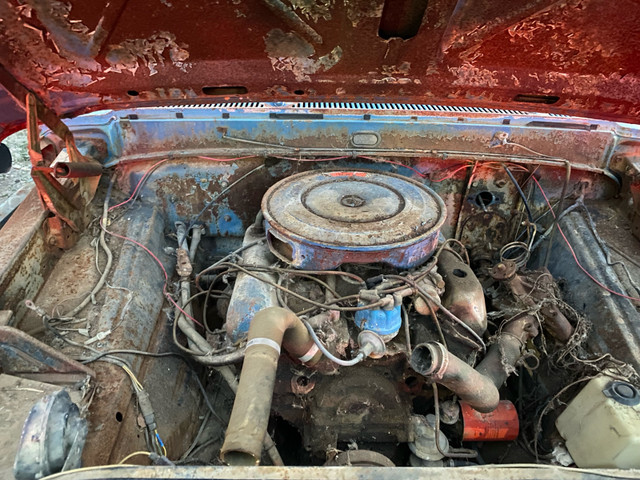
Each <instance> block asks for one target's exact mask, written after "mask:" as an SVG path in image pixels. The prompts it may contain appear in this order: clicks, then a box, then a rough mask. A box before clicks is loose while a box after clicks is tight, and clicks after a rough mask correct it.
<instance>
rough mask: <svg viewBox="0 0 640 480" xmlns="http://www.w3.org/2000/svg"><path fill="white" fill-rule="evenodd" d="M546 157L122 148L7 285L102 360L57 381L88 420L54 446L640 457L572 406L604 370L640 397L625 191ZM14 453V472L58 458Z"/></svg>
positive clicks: (103, 454)
mask: <svg viewBox="0 0 640 480" xmlns="http://www.w3.org/2000/svg"><path fill="white" fill-rule="evenodd" d="M545 162H546V163H545ZM541 163H542V164H541ZM541 163H540V162H536V161H535V159H534V160H531V161H529V162H525V161H523V160H522V159H520V160H513V161H508V160H501V161H497V160H482V161H478V160H474V161H470V160H464V159H462V160H460V159H445V160H443V159H435V158H433V159H428V158H422V159H420V161H419V162H413V163H412V162H409V161H407V160H406V159H405V158H400V157H398V158H395V157H391V156H385V157H379V158H370V157H360V156H353V157H341V158H338V159H335V158H323V157H321V156H315V157H309V156H307V157H306V158H301V157H300V158H290V157H280V156H270V155H265V156H244V157H235V158H213V157H207V156H195V157H193V158H171V157H167V158H149V159H145V160H138V161H135V162H124V163H122V164H119V165H118V167H117V168H115V169H114V170H113V172H112V173H111V175H109V176H108V175H103V177H102V180H101V182H100V185H99V187H98V189H97V194H96V199H95V200H94V201H93V202H92V205H91V212H90V215H88V218H90V219H93V221H91V220H90V221H89V223H88V228H87V230H86V232H85V233H84V234H82V235H79V236H78V237H77V238H76V239H75V241H74V244H73V246H72V247H70V248H69V249H66V250H64V251H59V250H55V249H54V250H51V249H50V251H54V252H55V256H56V257H55V261H54V262H53V264H55V268H49V273H47V275H43V278H45V277H46V279H44V280H43V281H42V284H41V285H40V286H38V287H37V288H35V290H33V289H32V291H31V292H30V291H29V287H22V289H21V290H20V291H19V292H18V293H13V294H12V295H14V297H15V298H18V297H19V296H21V297H20V298H21V299H22V300H21V301H20V302H16V303H15V315H16V319H18V318H19V321H18V320H16V321H14V323H12V324H11V327H12V328H15V329H17V328H18V327H19V329H20V330H21V331H23V332H26V334H28V335H30V336H33V337H35V338H37V339H38V342H39V344H40V343H41V344H44V345H46V346H48V347H49V348H51V347H52V348H53V349H55V350H56V351H57V352H59V353H61V354H63V355H64V356H65V358H66V359H69V360H70V361H71V362H73V363H68V365H73V366H74V367H73V368H76V369H77V368H80V367H78V365H81V366H82V368H85V369H86V370H82V372H84V375H81V376H80V377H79V378H81V379H82V380H80V379H79V378H75V377H74V378H75V380H74V381H73V382H69V381H67V380H64V381H61V384H62V385H64V386H65V388H66V389H67V390H76V391H79V392H80V397H81V398H80V399H79V400H75V403H74V405H75V404H77V406H76V407H75V408H76V410H77V412H76V410H73V409H72V408H71V407H68V408H71V410H68V411H67V410H65V412H66V415H67V417H69V415H70V414H69V412H71V411H72V410H73V411H74V412H76V413H74V414H73V415H72V417H73V418H80V417H81V418H84V419H85V424H84V427H82V426H76V427H74V428H75V429H76V430H74V431H75V432H76V433H77V432H78V431H81V430H82V428H85V429H86V431H85V433H84V437H86V439H84V437H83V435H76V437H74V438H76V440H74V442H71V441H69V448H70V449H71V450H70V451H71V452H73V451H74V448H75V453H69V451H68V452H66V453H65V454H64V455H63V457H64V461H63V462H62V463H63V464H67V462H68V461H69V458H72V457H73V458H74V460H73V461H72V462H70V463H69V464H73V463H74V462H75V465H76V466H79V465H80V463H82V464H83V465H108V464H114V463H117V462H120V461H122V462H125V461H126V463H134V464H141V465H145V464H149V463H152V464H156V465H225V464H226V465H229V466H255V465H275V466H285V465H286V466H326V467H330V466H334V467H335V466H376V467H393V466H396V467H428V468H437V467H464V466H482V465H492V464H495V465H500V464H523V465H526V464H532V463H538V464H541V465H543V464H547V465H549V464H551V465H561V466H565V467H569V466H578V467H584V468H588V467H597V468H613V467H622V468H632V467H634V465H635V466H636V467H637V465H636V463H634V462H636V460H635V459H634V456H633V455H631V457H629V454H628V451H630V450H629V449H633V448H634V447H633V446H632V445H635V444H634V443H633V442H634V441H635V440H632V439H631V438H632V437H633V436H634V435H635V436H636V437H635V438H637V437H638V435H639V433H638V431H634V429H633V428H631V427H630V433H629V436H625V435H621V438H622V437H624V438H625V439H626V440H625V442H626V443H625V442H622V444H623V445H622V446H621V447H619V448H618V447H616V448H618V450H616V451H615V452H614V453H611V454H609V453H608V452H601V453H602V455H600V454H597V453H595V452H594V450H593V449H591V450H589V449H588V448H587V447H585V446H584V445H585V444H589V442H586V443H585V442H584V441H583V440H584V437H585V435H586V434H585V433H584V432H582V431H581V430H580V428H581V427H580V425H582V424H584V423H585V422H586V420H585V418H587V417H588V415H589V414H590V413H589V412H591V414H594V413H593V412H595V410H586V409H585V408H586V407H583V408H580V409H578V411H579V412H581V413H580V414H573V413H572V415H573V417H572V418H568V414H567V415H565V416H564V419H560V420H559V417H562V415H563V413H562V412H563V411H565V410H566V411H569V410H570V409H569V407H567V405H569V406H571V405H572V402H573V401H574V399H578V397H580V395H581V392H582V391H583V388H584V389H585V391H586V388H587V387H585V385H592V382H603V385H605V387H603V388H604V390H603V389H602V388H601V389H600V390H598V389H597V388H596V389H595V390H594V391H597V392H598V394H599V393H601V392H605V393H604V396H605V397H606V398H605V399H604V400H603V401H605V400H606V401H610V402H614V403H615V402H616V401H618V402H619V403H620V404H621V405H622V404H624V405H631V404H632V405H631V407H629V408H631V409H632V410H633V411H634V412H635V411H636V410H637V408H636V407H635V405H637V403H640V393H639V391H638V387H639V386H640V379H638V376H637V373H636V370H635V369H636V368H637V367H638V364H637V358H638V356H637V350H636V345H637V342H638V339H637V337H636V336H635V333H634V332H632V330H629V328H630V327H629V323H630V322H633V321H635V320H637V319H638V312H637V306H638V299H637V295H638V294H640V290H637V287H635V283H634V282H635V281H637V279H638V274H639V272H640V269H639V268H638V266H637V265H636V264H635V263H634V262H629V261H627V260H624V262H626V263H624V262H623V261H621V260H618V262H617V263H619V264H622V265H624V270H625V271H626V273H624V272H623V273H621V274H619V275H618V273H619V272H620V270H619V269H618V270H616V275H617V276H616V277H615V279H614V277H612V276H611V275H612V274H611V273H609V274H607V275H609V276H607V277H602V274H603V270H597V269H598V268H600V267H602V268H606V267H607V266H610V265H612V264H613V262H612V261H611V260H610V253H609V250H608V249H607V247H606V245H607V244H611V245H614V244H617V245H620V244H621V242H622V243H625V242H626V243H625V244H626V245H629V246H628V248H629V252H627V254H626V257H625V258H627V257H629V258H631V259H633V258H634V255H635V253H633V252H637V251H638V250H640V249H639V248H638V241H637V240H636V239H635V238H634V237H633V236H632V234H631V232H629V231H628V230H627V229H623V230H621V231H620V232H618V233H616V235H617V238H613V239H612V238H611V236H610V232H611V228H609V227H608V226H607V225H609V226H610V225H611V224H616V222H618V223H619V224H620V225H622V224H623V223H625V222H626V223H628V217H627V216H626V213H625V210H624V208H622V207H623V206H624V205H625V202H627V201H628V200H627V197H625V196H624V194H623V195H622V196H621V195H620V194H619V193H616V186H615V184H614V182H612V181H611V179H610V178H607V177H606V176H603V175H601V174H600V173H598V172H595V171H589V170H586V171H585V170H580V169H579V168H578V169H577V170H576V169H575V168H574V169H573V170H571V167H570V166H567V165H566V164H563V163H561V162H556V163H555V164H554V163H552V162H550V161H549V160H548V159H546V158H545V159H544V162H543V161H541ZM32 200H34V199H32ZM27 201H28V200H27ZM592 212H593V213H592ZM603 212H606V215H605V214H604V213H603ZM605 216H608V217H607V218H608V220H606V221H605V220H604V218H605ZM594 218H596V220H595V221H594ZM560 220H562V222H560ZM606 222H610V223H606ZM602 225H605V227H606V228H605V229H606V232H603V231H602V228H601V226H602ZM9 227H11V225H9ZM601 235H602V237H604V238H605V239H606V240H603V239H602V237H601ZM621 239H622V240H621ZM38 241H40V242H41V243H42V245H46V243H47V237H46V235H45V236H43V237H42V238H41V239H40V240H38ZM554 242H555V243H554ZM42 245H40V246H39V247H38V248H45V247H42ZM625 248H626V247H625ZM623 250H624V249H623ZM576 252H578V254H577V253H576ZM623 253H625V252H624V251H623ZM602 258H606V263H603V261H602V260H601V259H602ZM25 265H28V262H27V263H25ZM603 265H604V266H603ZM32 266H33V262H32ZM32 270H33V268H32ZM20 275H24V274H23V273H20V272H19V271H18V272H17V273H16V275H15V277H19V276H20ZM587 275H591V276H592V277H593V275H600V278H605V279H606V281H605V280H602V281H601V280H597V279H595V278H591V279H590V278H589V277H588V276H587ZM614 281H615V282H616V283H611V282H614ZM603 282H604V283H606V284H607V285H603V284H602V283H603ZM603 286H604V287H605V288H604V289H603V288H602V287H603ZM10 288H11V287H9V288H8V290H10ZM14 292H15V290H14ZM621 292H627V293H621ZM620 298H622V300H620ZM619 301H620V302H622V301H624V302H626V303H623V304H618V303H616V302H619ZM616 305H617V306H616ZM621 305H622V306H621ZM621 312H622V313H621ZM623 319H624V320H623ZM633 328H635V327H633ZM625 332H626V334H625ZM10 350H11V348H5V350H3V352H4V353H3V355H5V356H6V355H7V352H9V351H10ZM25 351H26V350H25ZM140 352H142V353H140ZM25 355H26V354H25ZM5 360H6V359H5ZM65 361H66V360H65ZM25 362H26V363H28V362H27V361H26V360H25ZM6 365H7V363H6V361H5V362H4V363H3V369H4V372H5V373H8V374H11V375H17V376H20V375H23V377H24V374H25V372H26V373H29V372H30V375H27V376H26V377H24V378H30V379H31V381H34V382H35V381H39V382H46V381H47V380H46V379H45V377H42V376H40V377H38V376H37V375H35V374H34V373H33V369H32V367H29V366H28V365H27V366H25V365H24V364H21V365H17V366H15V365H14V366H13V367H11V368H12V369H13V370H12V369H11V368H7V366H6ZM12 365H13V364H12ZM30 368H31V370H30ZM72 370H73V369H72ZM74 371H76V370H74ZM76 373H77V371H76ZM594 388H595V387H594ZM607 392H608V393H607ZM585 395H586V394H585ZM593 395H595V393H594V394H593ZM593 395H592V396H590V397H589V398H590V399H591V400H592V401H593V398H594V397H593ZM603 398H604V397H603ZM607 399H609V400H607ZM620 399H621V400H620ZM636 399H637V400H638V402H636ZM576 401H577V400H576ZM582 401H584V400H582ZM625 402H626V403H625ZM629 402H631V403H629ZM633 402H636V403H633ZM65 405H66V404H65ZM574 405H575V404H574ZM65 408H66V407H65ZM593 408H594V409H595V407H593ZM634 415H635V414H634ZM67 417H65V418H67ZM616 418H617V417H616ZM627 418H629V417H627ZM636 418H640V415H639V416H637V417H633V419H632V420H628V422H631V423H633V422H635V421H636ZM608 421H609V420H608ZM78 422H79V423H78V424H79V425H80V424H81V423H82V422H80V421H78ZM623 423H624V422H623ZM576 425H577V426H576ZM25 428H26V427H25ZM596 436H597V434H596ZM80 437H83V439H82V441H81V442H80V443H78V441H77V439H78V438H80ZM592 437H593V435H592ZM574 438H580V439H582V440H581V441H580V442H579V443H580V445H581V446H580V447H576V446H574V443H572V442H575V440H572V439H574ZM595 440H597V438H596V439H595ZM72 444H73V446H74V447H73V448H71V445H72ZM630 445H631V446H630ZM587 446H588V445H587ZM583 450H585V451H583ZM131 452H134V453H137V454H140V455H138V456H134V457H130V453H131ZM585 452H586V453H585ZM21 453H22V455H23V457H21V458H20V460H16V465H21V467H20V468H22V470H20V471H21V472H27V471H28V472H31V471H32V470H33V469H35V470H37V471H38V472H40V473H39V474H40V476H42V474H48V473H54V471H55V470H56V468H58V467H61V466H60V465H58V466H56V465H53V463H52V462H48V463H47V462H45V463H46V466H43V462H39V461H35V460H30V458H31V457H29V455H28V454H27V453H29V452H27V453H24V451H22V450H21V451H20V453H19V455H20V454H21ZM60 455H62V454H60ZM607 455H608V456H607ZM123 459H124V460H123ZM20 462H22V463H20ZM625 462H626V463H625ZM33 463H37V465H36V466H34V465H33ZM30 469H31V470H30ZM47 469H48V470H47ZM58 469H60V468H58ZM35 470H34V471H35ZM15 471H16V472H17V471H18V467H16V470H15ZM16 475H17V474H16ZM30 475H31V474H30V473H24V475H23V476H22V477H21V478H24V479H27V478H29V479H30V478H37V477H33V476H30ZM17 478H18V476H17Z"/></svg>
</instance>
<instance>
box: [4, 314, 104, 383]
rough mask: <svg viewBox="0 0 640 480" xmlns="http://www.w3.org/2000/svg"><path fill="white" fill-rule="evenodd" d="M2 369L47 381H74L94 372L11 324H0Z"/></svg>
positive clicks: (13, 373)
mask: <svg viewBox="0 0 640 480" xmlns="http://www.w3.org/2000/svg"><path fill="white" fill-rule="evenodd" d="M0 366H1V367H2V372H3V373H7V374H10V375H15V376H19V377H24V378H29V379H32V380H40V381H47V382H49V383H67V384H73V383H76V382H78V381H82V380H84V379H85V378H86V377H87V376H89V377H94V378H95V376H96V374H95V373H94V372H93V370H91V369H90V368H89V367H87V366H85V365H83V364H81V363H78V362H76V361H75V360H72V359H71V358H69V357H67V356H66V355H65V354H63V353H61V352H60V351H58V350H56V349H55V348H53V347H50V346H49V345H47V344H45V343H42V342H41V341H39V340H36V339H35V338H33V337H32V336H30V335H27V334H26V333H24V332H23V331H21V330H18V329H17V328H13V327H7V326H2V327H0Z"/></svg>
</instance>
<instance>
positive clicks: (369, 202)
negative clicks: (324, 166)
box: [262, 171, 446, 266]
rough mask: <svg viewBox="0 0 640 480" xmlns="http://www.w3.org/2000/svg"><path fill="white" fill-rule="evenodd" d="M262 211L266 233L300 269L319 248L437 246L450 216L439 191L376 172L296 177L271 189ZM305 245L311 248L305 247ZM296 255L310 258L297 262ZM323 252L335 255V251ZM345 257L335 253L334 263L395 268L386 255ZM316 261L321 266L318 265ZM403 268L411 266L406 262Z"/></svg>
mask: <svg viewBox="0 0 640 480" xmlns="http://www.w3.org/2000/svg"><path fill="white" fill-rule="evenodd" d="M262 211H263V214H264V217H265V226H266V229H267V231H268V233H270V234H271V236H272V237H275V240H276V242H275V243H278V242H284V243H285V244H286V245H284V246H283V245H280V246H279V247H280V248H278V245H275V246H274V242H271V245H272V250H275V251H274V253H276V255H277V256H279V257H280V258H282V259H284V260H287V261H288V262H290V263H293V264H294V265H295V264H296V260H298V262H297V263H300V264H301V265H302V264H304V263H305V261H304V260H305V259H306V258H309V257H310V256H311V257H314V258H316V257H318V252H317V251H314V250H313V247H320V248H326V249H328V250H330V251H336V250H340V251H345V250H347V251H351V252H370V253H371V252H389V251H390V250H393V249H397V248H408V247H410V246H413V245H416V244H420V243H421V242H423V241H428V242H429V243H433V248H435V242H436V241H437V235H438V233H439V231H440V227H441V226H442V224H443V223H444V221H445V218H446V211H445V206H444V202H443V201H442V199H441V198H440V197H439V196H438V195H437V194H436V193H435V192H434V191H433V190H431V189H429V188H428V187H425V186H424V185H422V184H420V183H418V182H416V181H414V180H411V179H409V178H406V177H402V176H400V175H395V174H390V173H382V172H373V171H311V172H305V173H300V174H298V175H293V176H291V177H288V178H286V179H284V180H282V181H280V182H278V183H276V184H275V185H274V186H272V187H271V188H270V189H269V190H268V191H267V193H266V195H265V196H264V198H263V200H262ZM303 244H304V245H305V247H301V245H303ZM309 249H311V251H309ZM429 249H431V250H430V251H429ZM432 251H433V249H432V248H431V245H430V246H429V248H427V249H423V250H422V251H421V252H416V254H418V253H419V255H420V256H421V257H423V258H421V260H426V259H427V258H428V257H429V256H430V254H431V253H432ZM296 254H298V255H305V258H298V259H296V258H295V255H296ZM323 254H326V255H329V256H331V254H330V252H324V253H323ZM339 257H340V254H337V255H333V258H334V260H336V261H335V262H328V263H334V264H335V265H334V266H337V265H339V264H340V263H346V261H353V262H354V263H364V262H375V261H387V263H391V264H394V261H393V259H391V261H388V260H389V259H388V258H385V255H377V256H376V255H375V254H374V255H372V256H370V257H369V258H368V259H367V257H366V255H362V256H361V257H362V258H360V259H354V258H351V259H350V260H345V261H341V260H340V258H339ZM352 257H353V255H352ZM391 257H393V255H391ZM316 260H318V259H317V258H316ZM342 260H344V259H342ZM412 260H413V261H415V260H416V259H415V258H413V259H412ZM306 263H309V262H306ZM310 263H312V264H315V265H316V266H318V262H310ZM320 263H324V262H320ZM397 266H405V265H403V264H402V261H400V265H397Z"/></svg>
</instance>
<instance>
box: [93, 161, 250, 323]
mask: <svg viewBox="0 0 640 480" xmlns="http://www.w3.org/2000/svg"><path fill="white" fill-rule="evenodd" d="M200 158H204V159H206V160H212V161H215V162H230V161H235V160H242V159H245V158H252V157H240V158H229V159H222V158H210V157H200ZM168 161H169V159H168V158H165V159H163V160H160V161H159V162H156V163H154V164H153V165H151V166H150V167H149V168H148V169H147V170H146V172H145V173H144V175H142V177H141V178H140V180H139V181H138V183H137V184H136V187H135V188H134V189H133V192H132V193H131V196H130V197H129V198H127V199H126V200H125V201H124V202H120V203H118V204H117V205H114V206H112V207H109V209H108V210H107V212H111V211H112V210H114V209H116V208H118V207H121V206H123V205H126V204H127V203H129V202H130V201H131V200H133V197H135V195H136V193H137V192H138V189H139V188H140V186H141V185H142V184H143V182H144V181H145V180H146V179H147V178H148V177H149V175H151V173H152V172H153V170H155V169H156V167H158V166H159V165H161V164H163V163H165V162H168ZM100 228H102V230H104V231H105V233H107V234H109V235H112V236H114V237H116V238H120V239H122V240H125V241H127V242H131V243H133V244H134V245H137V246H138V247H140V248H142V249H143V250H144V251H145V252H147V253H148V254H149V255H151V258H153V259H154V260H155V261H156V263H157V264H158V265H159V266H160V269H161V270H162V273H163V275H164V285H163V286H162V293H163V294H164V296H165V297H166V298H167V299H168V300H169V301H170V302H171V303H172V304H173V305H174V306H175V307H176V308H177V309H178V310H179V311H180V312H181V313H182V314H183V315H184V316H185V317H187V318H188V319H189V320H191V321H192V322H194V323H196V324H197V325H199V326H201V327H203V328H204V325H202V323H200V322H199V321H198V320H196V319H195V318H193V317H192V316H191V315H189V314H188V313H187V312H185V311H184V310H183V309H182V308H181V307H180V305H178V304H177V303H176V301H175V300H174V299H173V298H172V297H171V295H170V294H169V292H168V291H167V284H168V283H169V275H168V274H167V271H166V269H165V268H164V265H163V264H162V262H161V261H160V259H159V258H158V257H156V255H155V254H154V253H153V252H152V251H151V250H149V248H147V247H146V246H144V245H143V244H142V243H140V242H137V241H135V240H134V239H132V238H129V237H125V236H124V235H119V234H117V233H114V232H112V231H110V230H108V229H107V228H106V227H105V226H104V225H103V224H102V219H100Z"/></svg>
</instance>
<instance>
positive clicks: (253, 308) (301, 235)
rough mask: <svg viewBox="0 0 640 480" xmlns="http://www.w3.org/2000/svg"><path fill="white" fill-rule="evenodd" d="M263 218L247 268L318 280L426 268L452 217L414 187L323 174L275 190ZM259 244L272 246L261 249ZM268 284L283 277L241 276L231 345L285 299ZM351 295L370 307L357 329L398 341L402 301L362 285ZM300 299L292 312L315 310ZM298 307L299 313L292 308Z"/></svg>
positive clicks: (387, 179) (383, 176) (360, 174)
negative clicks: (342, 273)
mask: <svg viewBox="0 0 640 480" xmlns="http://www.w3.org/2000/svg"><path fill="white" fill-rule="evenodd" d="M262 216H263V221H261V218H260V216H259V218H258V220H257V222H256V224H254V225H252V226H251V227H250V228H249V229H248V230H247V232H246V234H245V239H244V245H245V246H248V248H247V250H245V252H244V253H243V264H245V265H249V266H251V267H255V268H264V269H267V268H268V267H270V266H272V265H275V264H276V263H277V262H278V261H280V262H281V264H282V263H284V264H285V265H286V266H287V267H288V268H295V269H299V270H301V273H302V272H303V271H313V272H310V274H314V275H316V274H321V272H325V271H335V270H336V269H341V270H349V269H352V270H353V269H355V270H358V265H362V266H364V267H365V268H368V267H366V266H372V265H378V266H379V267H376V269H375V271H374V272H373V273H375V274H376V275H377V274H378V273H379V272H381V271H383V270H385V269H386V270H387V271H390V272H396V273H397V272H398V271H401V270H407V269H412V268H417V267H419V266H420V265H422V264H424V263H425V262H426V261H427V260H428V259H429V258H430V257H431V256H432V254H433V252H434V250H435V248H436V245H437V242H438V237H439V234H440V227H441V226H442V224H443V223H444V221H445V217H446V211H445V206H444V202H443V201H442V199H441V198H440V197H439V196H438V195H437V194H436V193H435V192H433V191H432V190H431V189H429V188H427V187H425V186H424V185H422V184H421V183H419V182H417V181H415V180H412V179H409V178H406V177H402V176H400V175H395V174H390V173H383V172H376V171H368V170H361V171H326V170H323V171H310V172H305V173H300V174H297V175H293V176H291V177H288V178H286V179H284V180H281V181H280V182H278V183H276V184H275V185H273V186H272V187H271V188H270V189H269V190H268V191H267V193H266V194H265V196H264V197H263V201H262ZM260 238H266V241H265V242H264V243H259V239H260ZM367 275H369V274H367ZM258 277H259V278H258ZM354 277H356V278H358V277H357V275H354ZM335 278H336V277H335V276H334V277H331V276H329V277H328V279H330V280H335ZM366 278H367V277H364V279H365V280H366ZM264 280H267V281H270V282H271V284H273V283H275V282H276V281H277V276H276V275H275V274H274V273H270V272H268V271H264V272H257V273H254V276H250V275H246V274H243V273H240V274H239V275H238V277H237V279H236V282H235V287H234V289H233V294H232V297H231V300H230V305H229V309H228V312H227V324H226V325H227V334H228V335H229V336H230V338H231V339H232V340H233V341H238V340H240V339H242V338H243V337H244V336H246V334H247V331H248V329H249V325H250V323H251V318H252V317H253V315H255V313H256V312H257V311H259V310H261V309H263V308H267V307H269V306H275V305H278V304H281V303H282V298H283V296H281V298H280V300H279V299H278V296H277V294H276V293H277V292H276V289H275V288H273V286H272V285H269V284H268V283H265V281H264ZM341 280H343V283H344V279H341ZM360 281H362V280H360ZM300 285H302V283H300V282H298V284H297V286H300ZM343 287H345V288H346V287H349V286H345V285H336V286H335V288H331V290H332V291H334V292H336V290H337V291H338V292H336V293H338V294H339V295H340V294H341V293H340V291H341V288H343ZM292 288H294V289H295V288H296V286H293V287H292ZM343 290H344V288H343ZM347 290H349V288H347ZM350 290H351V291H352V292H353V293H359V296H360V300H359V307H366V306H367V305H372V308H370V309H367V308H362V309H359V310H357V311H355V318H353V323H352V324H353V325H355V326H356V327H357V329H358V330H360V331H365V330H366V331H372V332H374V333H376V334H378V335H380V336H381V337H382V338H383V339H384V340H385V341H389V340H390V339H392V338H393V337H395V336H396V334H397V333H398V331H399V329H400V327H401V324H402V315H401V304H402V298H401V297H400V296H392V295H382V296H380V297H379V296H378V295H377V293H376V291H375V290H367V288H366V285H364V284H358V285H357V286H354V285H351V286H350ZM342 293H345V292H344V291H342ZM365 293H366V294H365ZM298 295H299V296H301V297H306V296H312V295H313V290H309V291H305V289H304V288H302V289H301V290H300V291H299V292H298ZM365 299H366V300H365ZM297 300H299V299H297V298H294V299H292V301H291V303H290V304H287V305H284V306H287V307H289V308H291V309H293V310H294V311H304V310H305V308H304V307H309V304H306V305H305V303H304V301H302V302H299V301H297ZM297 303H299V304H300V307H299V309H296V308H294V307H295V305H294V304H297ZM345 341H347V342H348V339H346V340H345Z"/></svg>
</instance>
